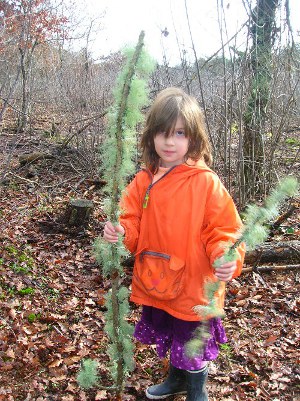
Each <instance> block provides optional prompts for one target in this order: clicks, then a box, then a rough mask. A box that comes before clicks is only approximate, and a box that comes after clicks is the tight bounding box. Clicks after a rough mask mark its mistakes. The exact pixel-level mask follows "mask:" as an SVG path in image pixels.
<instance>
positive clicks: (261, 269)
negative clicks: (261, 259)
mask: <svg viewBox="0 0 300 401" xmlns="http://www.w3.org/2000/svg"><path fill="white" fill-rule="evenodd" d="M298 269H300V265H277V266H267V265H265V266H256V267H255V268H254V267H252V266H251V267H244V268H243V269H242V273H248V272H251V271H256V272H258V273H260V272H270V271H280V270H298Z"/></svg>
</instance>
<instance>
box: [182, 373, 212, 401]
mask: <svg viewBox="0 0 300 401" xmlns="http://www.w3.org/2000/svg"><path fill="white" fill-rule="evenodd" d="M207 374H208V369H207V367H205V368H204V369H203V370H201V371H200V372H194V373H191V372H186V383H187V397H186V401H208V395H207V391H206V380H207Z"/></svg>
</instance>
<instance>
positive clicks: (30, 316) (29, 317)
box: [27, 313, 37, 323]
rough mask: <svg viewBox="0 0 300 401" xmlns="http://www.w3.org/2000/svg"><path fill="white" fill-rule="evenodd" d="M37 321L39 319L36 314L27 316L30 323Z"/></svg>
mask: <svg viewBox="0 0 300 401" xmlns="http://www.w3.org/2000/svg"><path fill="white" fill-rule="evenodd" d="M36 319H37V315H36V314H35V313H30V314H29V315H28V316H27V320H28V322H29V323H34V322H35V321H36Z"/></svg>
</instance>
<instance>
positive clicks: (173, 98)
mask: <svg viewBox="0 0 300 401" xmlns="http://www.w3.org/2000/svg"><path fill="white" fill-rule="evenodd" d="M179 116H180V117H181V118H182V119H183V121H184V125H185V127H184V128H185V129H184V132H185V135H186V137H187V138H189V148H188V151H187V154H186V157H185V159H186V160H187V159H192V160H194V161H198V160H200V159H203V160H204V161H205V162H206V163H207V164H208V165H210V164H211V162H212V155H211V148H210V144H209V140H208V136H207V133H206V129H205V123H204V116H203V113H202V111H201V109H200V107H199V104H198V102H197V100H196V99H195V98H194V97H192V96H190V95H188V94H186V93H185V92H184V91H183V90H181V89H179V88H167V89H164V90H162V91H161V92H160V93H159V94H158V96H157V97H156V99H155V100H154V103H153V104H152V106H151V108H150V110H149V112H148V115H147V118H146V124H145V127H144V130H143V133H142V138H141V149H142V156H143V161H144V163H145V165H146V167H147V168H149V169H150V170H151V171H153V172H156V171H157V169H158V167H159V156H158V154H157V153H156V151H155V147H154V137H155V135H156V134H158V133H159V132H166V133H167V135H170V134H171V133H172V131H173V129H174V127H175V124H176V121H177V118H178V117H179ZM186 160H185V161H186Z"/></svg>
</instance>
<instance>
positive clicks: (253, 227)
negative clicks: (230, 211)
mask: <svg viewBox="0 0 300 401" xmlns="http://www.w3.org/2000/svg"><path fill="white" fill-rule="evenodd" d="M298 190H299V183H298V181H297V179H296V178H293V177H286V178H284V179H283V180H282V181H281V182H280V183H279V184H278V186H277V187H276V188H275V189H274V190H273V191H272V192H271V194H270V195H269V196H268V197H267V199H266V201H265V203H264V206H262V207H259V206H257V205H249V206H248V207H247V208H246V212H245V218H244V220H245V224H244V226H243V228H242V229H241V230H240V232H237V241H236V242H235V243H234V244H231V243H230V244H225V247H224V255H223V257H222V258H220V259H218V260H216V261H215V263H214V267H220V266H221V265H222V263H224V262H232V261H235V260H236V259H237V253H236V249H237V248H238V246H239V245H241V244H242V243H244V244H245V245H246V248H247V249H248V250H253V249H255V247H256V246H257V245H259V244H261V243H262V242H264V241H265V240H266V239H267V238H268V235H269V228H268V223H270V222H271V221H272V220H274V219H275V218H276V216H277V215H278V214H279V208H280V206H281V204H282V203H283V202H284V201H285V200H286V199H287V198H290V197H293V196H295V195H296V193H297V192H298ZM220 284H221V282H220V281H219V280H217V281H214V282H208V283H206V285H205V288H204V291H205V295H206V299H207V302H208V303H207V305H196V306H195V307H194V308H193V309H194V311H195V312H196V313H197V314H198V315H199V316H200V318H201V320H202V321H203V322H204V324H203V325H202V327H201V328H199V329H197V330H196V331H195V333H194V335H193V338H192V339H191V340H190V341H189V342H188V343H187V344H186V353H187V355H188V356H189V357H194V356H195V355H198V354H201V352H202V350H203V347H204V346H205V344H206V340H207V338H209V336H210V334H209V325H208V324H207V319H210V318H212V317H224V316H225V312H224V310H223V309H220V308H219V307H218V306H217V302H216V296H215V295H216V292H217V291H218V290H219V288H220Z"/></svg>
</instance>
